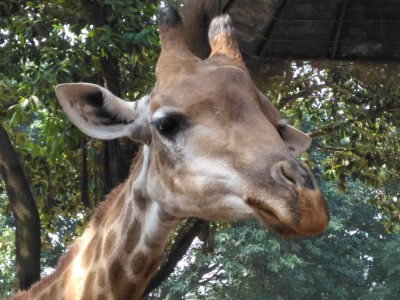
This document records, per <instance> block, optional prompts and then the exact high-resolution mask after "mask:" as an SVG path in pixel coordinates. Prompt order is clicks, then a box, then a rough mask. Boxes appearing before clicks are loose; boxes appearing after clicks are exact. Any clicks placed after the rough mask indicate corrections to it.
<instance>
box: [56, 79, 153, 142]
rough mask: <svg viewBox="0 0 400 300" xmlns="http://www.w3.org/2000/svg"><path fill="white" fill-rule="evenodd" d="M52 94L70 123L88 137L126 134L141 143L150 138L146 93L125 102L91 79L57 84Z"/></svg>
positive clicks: (100, 137) (105, 137)
mask: <svg viewBox="0 0 400 300" xmlns="http://www.w3.org/2000/svg"><path fill="white" fill-rule="evenodd" d="M56 95H57V98H58V101H59V102H60V104H61V106H62V108H63V110H64V111H65V113H66V114H67V115H68V117H69V119H70V120H71V121H72V123H74V124H75V125H76V126H77V127H78V128H79V129H80V130H81V131H82V132H84V133H85V134H87V135H89V136H91V137H94V138H98V139H105V140H110V139H115V138H118V137H122V136H129V137H131V138H132V139H133V140H136V141H138V142H143V143H147V142H148V141H149V140H150V129H149V125H148V121H147V107H148V104H149V97H148V96H145V97H143V98H142V99H140V100H138V101H135V102H127V101H124V100H122V99H120V98H118V97H116V96H115V95H113V94H112V93H111V92H110V91H108V90H106V89H105V88H103V87H101V86H98V85H95V84H91V83H64V84H60V85H57V87H56Z"/></svg>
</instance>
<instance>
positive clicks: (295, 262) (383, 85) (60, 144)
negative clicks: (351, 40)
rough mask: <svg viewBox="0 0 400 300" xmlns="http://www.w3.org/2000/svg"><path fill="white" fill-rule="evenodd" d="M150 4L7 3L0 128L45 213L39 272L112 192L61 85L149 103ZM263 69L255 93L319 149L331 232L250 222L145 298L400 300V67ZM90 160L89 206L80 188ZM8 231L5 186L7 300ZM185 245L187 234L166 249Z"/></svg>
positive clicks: (0, 199)
mask: <svg viewBox="0 0 400 300" xmlns="http://www.w3.org/2000/svg"><path fill="white" fill-rule="evenodd" d="M93 3H95V4H96V6H91V5H94V4H93ZM156 4H157V3H156V2H153V1H134V0H125V1H111V0H98V1H94V2H93V1H84V0H81V1H67V0H51V1H18V0H13V1H3V2H1V3H0V57H1V59H0V122H1V125H2V126H3V127H4V128H5V129H6V130H7V133H8V135H9V138H10V140H11V141H12V144H13V147H14V149H15V150H16V151H17V153H18V156H19V159H20V161H21V163H22V164H23V168H24V171H25V174H26V176H27V177H28V180H29V183H30V187H31V191H32V193H33V196H34V199H35V202H36V205H37V207H38V210H39V214H40V221H41V232H42V236H41V239H42V258H41V265H42V274H47V273H48V272H50V271H51V270H52V268H54V267H55V265H56V262H57V261H58V258H59V256H60V255H62V253H64V252H65V247H66V245H68V244H70V243H71V242H72V241H73V240H74V239H75V238H76V236H78V235H79V234H81V233H82V232H83V230H84V228H85V226H86V224H87V222H88V220H89V218H90V216H91V214H92V213H93V211H94V209H95V207H96V205H97V204H98V203H99V202H100V201H101V199H102V197H103V194H104V192H103V190H104V182H102V180H101V172H102V170H101V163H100V162H101V157H102V155H103V151H104V148H103V145H102V144H101V142H99V141H97V140H92V139H89V138H87V137H84V136H83V134H81V133H80V132H79V131H78V130H77V129H76V128H75V127H74V126H72V125H71V124H70V122H69V121H68V120H67V118H66V116H65V114H64V113H63V112H62V110H61V108H60V107H59V105H58V103H57V100H56V98H55V95H54V87H55V85H56V84H58V83H62V82H78V81H87V82H93V83H98V84H106V85H107V84H108V85H109V86H111V87H113V88H114V89H115V82H116V83H117V87H118V93H120V95H121V96H122V97H123V98H125V99H131V100H134V99H138V98H139V97H140V96H142V95H144V94H145V93H147V92H149V91H150V90H151V87H152V86H153V85H154V81H155V79H154V66H155V62H156V59H157V55H158V52H159V47H160V45H159V40H158V35H157V27H156V17H155V15H156ZM96 8H97V9H98V10H95V9H96ZM100 12H101V13H100ZM93 16H95V18H93ZM260 63H263V64H267V65H268V67H269V68H270V69H269V75H268V77H266V76H259V74H258V75H257V76H256V75H255V80H256V82H257V84H258V86H259V88H260V89H261V90H262V91H263V92H264V93H265V94H266V95H268V96H269V97H270V99H271V100H272V101H273V102H274V104H275V105H276V106H277V107H279V108H280V109H281V111H282V114H283V115H284V116H285V117H286V118H287V119H289V120H290V122H291V123H292V124H294V125H295V126H297V127H299V128H301V129H302V130H303V131H305V132H309V133H310V134H311V135H312V136H313V137H314V142H313V145H312V147H311V149H310V151H309V152H308V153H307V154H305V155H303V156H302V158H301V159H302V160H304V161H305V162H306V163H307V164H308V165H309V166H311V167H312V169H313V172H314V173H315V174H316V175H317V177H318V178H319V184H320V186H321V189H322V190H323V192H324V194H325V196H326V198H327V199H328V202H329V205H330V208H331V221H330V223H329V226H328V229H327V230H326V231H325V232H324V233H323V234H322V236H320V237H316V238H311V239H297V240H291V241H282V240H279V239H277V238H275V237H273V236H271V235H269V234H268V232H266V231H265V229H264V228H263V227H261V226H260V224H258V223H257V222H255V221H252V220H250V221H241V222H233V223H230V224H225V223H221V224H220V223H218V224H216V223H212V224H209V225H208V227H207V230H205V231H202V234H199V236H198V237H197V238H196V239H195V241H194V242H193V244H192V246H191V247H190V249H189V251H188V252H187V253H186V255H185V256H184V258H183V259H182V261H181V262H180V263H179V264H178V266H177V267H176V268H175V271H174V273H173V274H172V275H171V276H170V278H169V279H168V280H166V281H165V282H164V283H163V285H162V286H160V287H158V288H157V289H155V290H153V292H152V293H151V294H150V296H149V297H150V298H151V299H303V298H304V299H310V298H318V299H358V298H360V299H395V298H397V297H399V296H400V284H399V282H400V250H399V249H400V248H399V247H398V245H399V244H400V235H399V231H398V229H399V225H398V224H399V218H400V202H399V201H398V199H399V197H400V195H399V182H400V180H399V179H400V173H399V172H400V155H399V154H400V132H399V123H400V114H399V111H400V72H399V70H400V66H399V64H394V63H393V64H389V63H379V64H367V63H352V62H293V61H285V62H279V63H276V62H273V61H271V62H268V63H266V62H265V61H261V60H260ZM110 67H114V69H110ZM110 74H116V75H115V76H114V77H113V78H110V77H109V75H110ZM113 84H114V85H113ZM132 156H133V153H132ZM84 157H86V159H87V171H88V172H87V173H88V175H87V184H88V189H87V193H88V197H87V200H86V202H85V201H83V200H84V198H83V197H82V194H81V187H80V184H81V181H82V168H83V167H82V166H83V159H84ZM184 226H185V225H182V227H184ZM14 231H15V225H14V221H13V217H12V214H11V210H10V206H9V201H8V196H7V194H6V191H5V186H4V184H3V181H0V233H1V234H0V296H7V295H10V294H12V291H13V282H14V255H15V245H14V238H15V237H14ZM178 236H179V228H178V229H177V232H176V233H174V235H173V237H172V239H171V245H173V243H174V238H175V237H178ZM171 245H170V246H171ZM396 296H397V297H396Z"/></svg>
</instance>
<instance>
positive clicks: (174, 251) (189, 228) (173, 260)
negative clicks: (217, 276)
mask: <svg viewBox="0 0 400 300" xmlns="http://www.w3.org/2000/svg"><path fill="white" fill-rule="evenodd" d="M207 224H208V222H207V221H203V220H200V219H195V220H194V222H193V221H190V220H189V221H188V222H187V223H186V224H185V225H184V226H183V227H182V228H181V229H180V231H179V234H178V236H177V237H176V238H175V243H174V244H173V245H172V248H171V250H170V251H169V254H168V256H167V258H166V259H165V261H164V262H163V264H162V265H161V267H160V268H159V270H158V271H157V273H156V274H155V275H154V276H153V278H152V279H151V281H150V283H149V285H148V286H147V288H146V290H145V292H144V293H143V296H142V299H147V296H148V294H150V293H151V292H152V291H153V290H154V289H156V288H157V287H159V286H160V285H161V283H163V282H164V281H165V280H166V279H167V278H168V277H169V275H171V273H172V272H173V271H174V269H175V266H176V265H177V264H178V262H179V261H180V260H181V259H182V257H183V256H184V255H185V254H186V251H187V250H188V249H189V247H190V245H191V244H192V242H193V240H194V239H195V237H196V236H197V235H199V234H200V232H201V231H202V230H204V229H205V228H206V227H207Z"/></svg>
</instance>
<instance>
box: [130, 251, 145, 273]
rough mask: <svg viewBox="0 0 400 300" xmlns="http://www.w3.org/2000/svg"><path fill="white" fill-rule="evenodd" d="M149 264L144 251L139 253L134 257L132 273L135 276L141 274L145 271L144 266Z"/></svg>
mask: <svg viewBox="0 0 400 300" xmlns="http://www.w3.org/2000/svg"><path fill="white" fill-rule="evenodd" d="M146 263H147V256H146V255H145V254H144V252H142V251H138V252H137V253H135V254H134V255H133V258H132V260H131V268H132V272H133V274H135V275H138V274H140V273H141V272H142V271H143V268H144V266H145V265H146Z"/></svg>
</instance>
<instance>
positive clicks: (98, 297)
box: [96, 294, 108, 300]
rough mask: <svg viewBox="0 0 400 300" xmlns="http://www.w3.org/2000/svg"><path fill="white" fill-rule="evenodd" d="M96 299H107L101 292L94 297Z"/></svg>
mask: <svg viewBox="0 0 400 300" xmlns="http://www.w3.org/2000/svg"><path fill="white" fill-rule="evenodd" d="M96 300H108V299H107V296H106V295H104V294H101V295H98V296H97V297H96Z"/></svg>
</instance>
